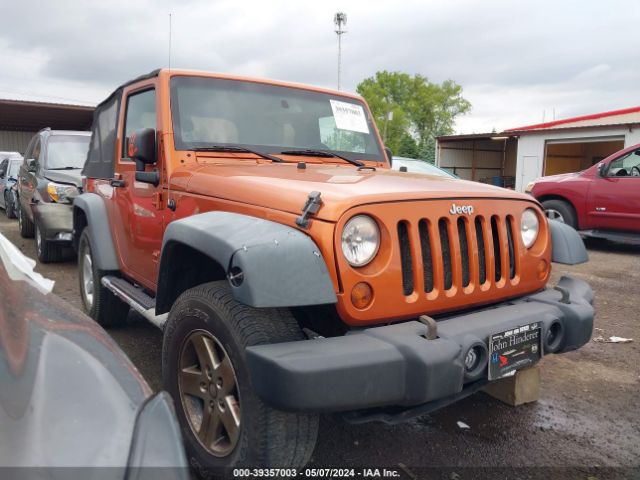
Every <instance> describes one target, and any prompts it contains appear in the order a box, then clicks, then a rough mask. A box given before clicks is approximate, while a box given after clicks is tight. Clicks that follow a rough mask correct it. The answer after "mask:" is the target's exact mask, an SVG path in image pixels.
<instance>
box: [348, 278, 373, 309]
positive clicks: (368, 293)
mask: <svg viewBox="0 0 640 480" xmlns="http://www.w3.org/2000/svg"><path fill="white" fill-rule="evenodd" d="M371 300H373V290H372V288H371V285H369V284H368V283H366V282H360V283H356V284H355V286H354V287H353V289H352V290H351V303H353V306H354V307H356V308H358V309H360V310H362V309H363V308H366V307H368V306H369V304H370V303H371Z"/></svg>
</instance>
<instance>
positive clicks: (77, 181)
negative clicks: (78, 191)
mask: <svg viewBox="0 0 640 480" xmlns="http://www.w3.org/2000/svg"><path fill="white" fill-rule="evenodd" d="M80 172H82V169H81V168H77V169H76V168H74V169H73V170H45V171H44V177H45V178H48V179H49V180H51V181H52V182H59V183H70V184H72V185H75V186H76V187H80V186H82V176H81V175H80Z"/></svg>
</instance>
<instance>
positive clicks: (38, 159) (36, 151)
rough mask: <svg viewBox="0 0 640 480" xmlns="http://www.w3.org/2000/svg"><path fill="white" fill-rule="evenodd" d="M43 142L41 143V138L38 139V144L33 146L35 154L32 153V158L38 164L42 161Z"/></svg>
mask: <svg viewBox="0 0 640 480" xmlns="http://www.w3.org/2000/svg"><path fill="white" fill-rule="evenodd" d="M41 144H42V142H41V141H40V137H38V138H37V139H36V143H35V145H34V146H33V152H32V153H31V156H30V158H35V159H36V162H37V163H41V159H40V145H41Z"/></svg>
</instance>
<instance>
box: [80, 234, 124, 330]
mask: <svg viewBox="0 0 640 480" xmlns="http://www.w3.org/2000/svg"><path fill="white" fill-rule="evenodd" d="M105 275H106V272H104V271H102V270H99V269H98V266H97V265H96V262H95V260H94V256H93V247H92V245H91V238H90V237H89V229H88V227H85V229H84V230H83V231H82V234H81V235H80V242H79V243H78V278H79V279H80V296H81V297H82V304H83V306H84V309H85V311H86V312H87V314H89V316H90V317H91V318H93V319H94V320H95V321H96V322H98V323H99V324H100V325H102V326H103V327H118V326H121V325H124V324H125V322H126V321H127V315H128V314H129V305H127V304H126V303H124V302H122V301H121V300H120V299H119V298H117V297H116V296H115V295H114V294H113V293H112V292H111V291H110V290H109V289H107V288H106V287H104V286H103V285H102V277H104V276H105Z"/></svg>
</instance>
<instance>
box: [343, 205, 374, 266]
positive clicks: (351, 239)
mask: <svg viewBox="0 0 640 480" xmlns="http://www.w3.org/2000/svg"><path fill="white" fill-rule="evenodd" d="M379 247H380V229H379V228H378V224H377V223H376V221H375V220H374V219H373V218H371V217H368V216H367V215H356V216H355V217H353V218H352V219H351V220H349V221H348V222H347V224H346V225H345V226H344V229H343V230H342V253H343V254H344V258H346V259H347V262H349V264H350V265H353V266H354V267H362V266H364V265H366V264H367V263H369V262H370V261H371V260H373V258H374V257H375V256H376V253H378V248H379Z"/></svg>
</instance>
